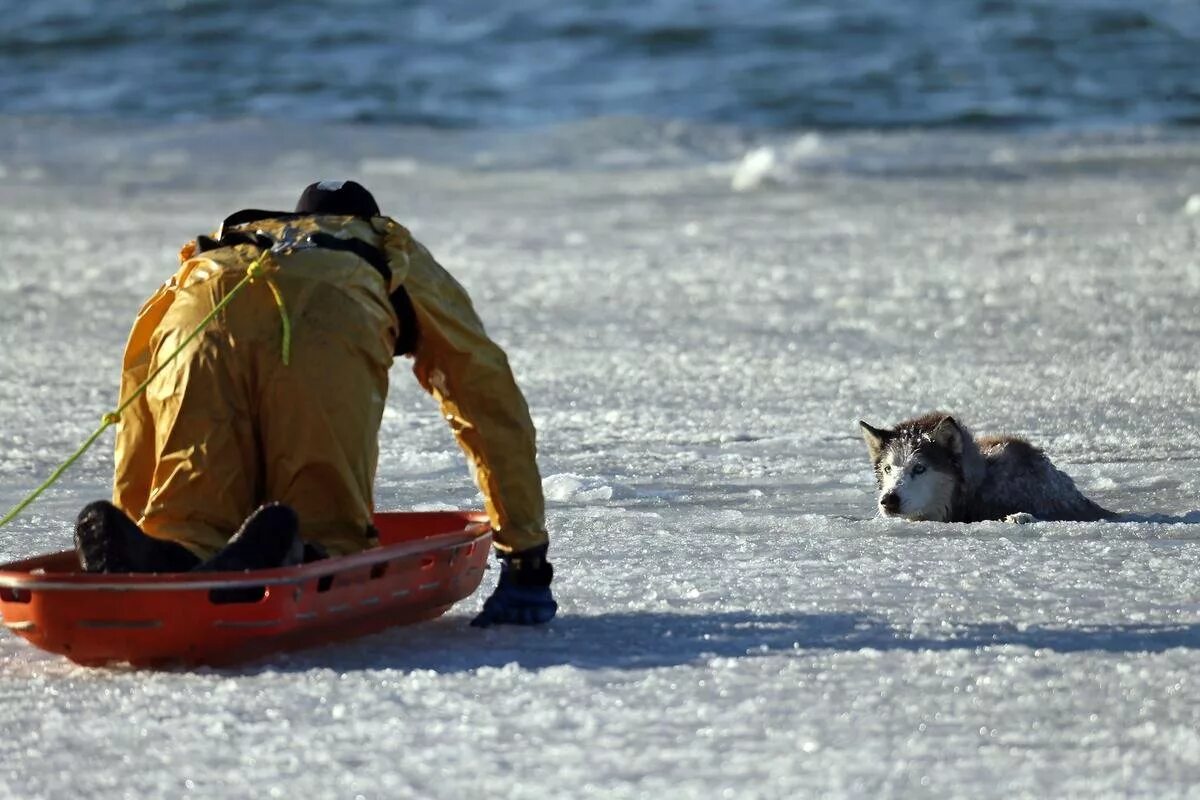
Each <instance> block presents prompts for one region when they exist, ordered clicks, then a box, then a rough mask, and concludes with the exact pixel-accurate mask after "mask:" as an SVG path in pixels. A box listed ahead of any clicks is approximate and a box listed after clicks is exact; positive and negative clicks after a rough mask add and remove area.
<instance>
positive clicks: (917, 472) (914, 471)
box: [912, 464, 925, 475]
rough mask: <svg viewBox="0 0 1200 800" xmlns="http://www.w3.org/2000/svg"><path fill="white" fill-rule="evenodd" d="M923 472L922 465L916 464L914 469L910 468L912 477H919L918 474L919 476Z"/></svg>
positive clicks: (923, 467) (923, 466)
mask: <svg viewBox="0 0 1200 800" xmlns="http://www.w3.org/2000/svg"><path fill="white" fill-rule="evenodd" d="M924 471H925V465H924V464H917V465H916V466H915V467H913V468H912V474H913V475H920V474H921V473H922V472H924Z"/></svg>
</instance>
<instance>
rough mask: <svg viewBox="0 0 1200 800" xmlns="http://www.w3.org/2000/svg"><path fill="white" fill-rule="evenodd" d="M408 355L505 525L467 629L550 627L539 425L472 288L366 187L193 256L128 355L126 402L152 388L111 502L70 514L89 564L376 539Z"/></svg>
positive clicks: (178, 566)
mask: <svg viewBox="0 0 1200 800" xmlns="http://www.w3.org/2000/svg"><path fill="white" fill-rule="evenodd" d="M248 271H250V274H252V275H253V280H252V281H251V282H250V283H248V284H246V285H245V286H243V287H242V289H240V290H239V293H238V294H237V295H236V296H235V297H233V298H231V299H230V300H229V302H228V305H226V306H225V307H224V308H222V309H220V310H219V311H218V312H217V313H216V315H215V316H214V317H213V318H212V319H211V321H209V322H208V323H207V325H206V326H205V327H204V328H203V331H202V333H200V334H199V335H198V336H196V337H195V338H193V339H191V340H190V341H189V340H188V339H187V337H188V335H189V334H190V333H191V332H192V331H193V330H195V329H196V328H197V327H198V326H200V325H201V323H202V321H203V320H204V319H205V318H206V317H207V316H208V315H209V314H210V313H211V312H213V310H214V309H215V308H216V307H217V305H218V304H219V303H220V302H221V301H222V299H223V298H224V297H225V296H226V293H228V292H230V291H231V289H232V288H233V287H234V286H236V285H237V284H238V283H240V282H241V281H243V279H244V278H246V277H247V274H248ZM176 350H179V353H178V355H177V356H176V357H175V359H174V360H173V361H171V362H170V365H169V366H168V367H167V368H166V369H164V370H163V371H162V372H161V373H160V374H158V375H157V376H153V373H154V371H155V370H156V369H157V368H158V366H159V364H160V361H164V362H165V360H166V359H167V358H169V357H170V355H171V354H172V353H173V352H174V351H176ZM397 355H406V356H411V357H412V359H413V372H414V374H415V375H416V378H417V381H418V382H419V383H420V385H421V386H422V387H423V388H424V389H425V390H426V391H428V392H429V393H430V394H432V395H433V396H434V398H436V400H437V401H438V403H439V404H440V405H441V411H442V414H443V415H444V416H445V418H446V419H447V420H448V422H449V424H450V427H451V429H452V431H453V432H454V435H455V437H456V438H457V440H458V442H459V444H460V445H461V446H462V449H463V450H464V452H465V453H466V456H467V459H468V460H469V462H470V463H471V465H472V467H473V469H474V473H475V478H476V480H477V482H478V485H479V488H480V490H481V492H482V493H483V498H484V506H485V509H486V511H487V514H488V517H489V519H490V520H491V524H492V527H493V528H494V531H495V534H494V536H495V544H496V549H497V555H498V558H499V560H500V562H501V574H500V580H499V584H498V585H497V588H496V591H495V593H494V594H493V595H492V596H491V597H490V598H489V599H488V600H487V601H486V603H485V604H484V608H483V611H482V612H481V613H480V614H479V616H478V617H477V618H476V619H475V620H474V621H473V623H472V624H475V625H480V626H486V625H491V624H495V623H512V624H538V623H543V622H547V621H548V620H550V619H551V618H552V617H553V616H554V614H555V612H556V610H557V604H556V603H555V601H554V598H553V595H552V593H551V591H550V583H551V580H552V578H553V568H552V567H551V564H550V562H549V561H548V560H547V559H546V551H547V547H548V537H547V535H546V530H545V523H544V501H543V496H542V487H541V479H540V477H539V474H538V469H537V464H536V460H535V454H536V452H535V444H534V427H533V423H532V421H531V419H530V416H529V410H528V408H527V406H526V403H525V399H524V397H523V396H522V394H521V391H520V389H519V388H518V387H517V385H516V382H515V380H514V378H513V375H512V372H511V370H510V369H509V365H508V360H507V358H506V356H505V354H504V352H503V351H502V350H501V349H500V347H499V346H498V345H496V344H495V343H494V342H493V341H492V340H491V339H489V338H488V336H487V334H486V333H485V332H484V329H483V325H482V323H481V322H480V320H479V317H478V316H477V315H476V313H475V310H474V308H473V307H472V304H471V300H470V298H469V297H468V296H467V293H466V291H465V290H464V289H463V288H462V286H460V285H459V284H458V282H457V281H455V280H454V278H453V277H451V276H450V274H449V273H448V272H446V270H445V269H443V268H442V267H441V265H440V264H438V263H437V261H435V260H434V258H433V256H432V255H430V253H429V251H428V250H426V249H425V247H424V246H422V245H421V244H420V243H419V242H417V241H416V240H415V239H413V238H412V236H411V235H410V234H409V232H408V231H407V230H406V229H405V228H404V227H402V226H401V225H399V224H398V223H397V222H395V221H394V220H392V219H390V218H388V217H385V216H382V215H381V214H380V211H379V207H378V205H377V204H376V202H375V199H374V197H372V195H371V193H370V192H368V191H367V190H366V189H365V188H364V187H362V186H361V185H359V184H357V183H355V182H353V181H346V182H322V183H315V184H312V185H310V186H308V187H307V188H306V189H305V190H304V192H303V194H302V195H301V196H300V199H299V201H298V203H297V204H296V210H295V211H294V212H277V211H259V210H253V209H249V210H244V211H239V212H237V213H236V214H233V215H232V216H230V217H228V218H226V219H225V221H224V222H223V223H222V225H221V227H220V229H219V230H218V231H217V232H216V233H215V235H213V236H200V237H197V239H196V240H195V241H192V242H189V243H188V244H187V245H185V246H184V248H183V249H182V251H181V252H180V267H179V270H178V271H177V272H176V273H175V275H174V277H172V278H171V279H170V280H169V281H167V283H166V284H164V285H163V286H162V287H161V288H160V289H159V290H158V292H157V293H155V294H154V295H153V296H152V297H151V298H150V299H149V300H148V301H147V302H146V303H145V305H144V306H143V307H142V309H141V311H140V313H139V314H138V317H137V320H136V321H135V322H134V326H133V331H132V333H131V334H130V337H129V342H128V344H127V346H126V350H125V357H124V361H123V372H122V379H121V397H122V398H126V397H129V396H131V394H132V393H133V392H134V390H135V389H136V387H138V386H139V385H140V384H141V383H142V382H143V381H145V380H146V379H147V377H148V376H153V377H152V378H151V380H150V381H149V384H148V388H147V390H146V392H145V393H144V394H143V395H142V396H140V397H139V398H138V399H137V400H136V401H135V402H133V403H132V404H131V405H130V406H129V407H128V408H127V409H126V410H125V411H124V413H123V414H122V415H121V418H120V420H119V423H118V429H117V441H116V471H115V481H114V488H113V499H112V502H111V503H109V502H106V501H100V502H96V503H92V504H90V505H89V506H87V507H85V508H84V509H83V511H82V512H81V513H80V515H79V519H78V520H77V523H76V532H75V541H76V549H77V552H78V554H79V557H80V563H81V565H82V567H83V568H84V569H85V570H87V571H92V572H165V571H173V572H174V571H187V570H218V569H221V570H223V569H257V568H265V567H277V566H284V565H292V564H297V563H300V562H301V561H302V560H311V559H314V558H319V557H322V556H324V555H325V554H328V555H333V556H337V555H345V554H348V553H355V552H358V551H361V550H363V549H365V548H368V547H371V546H372V545H374V544H376V543H377V539H376V538H375V533H374V529H373V527H372V526H371V519H372V511H373V508H374V502H373V495H372V490H373V485H374V480H375V470H376V464H377V461H378V455H379V445H378V434H379V427H380V421H381V418H382V416H383V409H384V402H385V399H386V397H387V390H388V368H389V367H390V366H391V363H392V360H393V357H394V356H397ZM135 520H136V522H135Z"/></svg>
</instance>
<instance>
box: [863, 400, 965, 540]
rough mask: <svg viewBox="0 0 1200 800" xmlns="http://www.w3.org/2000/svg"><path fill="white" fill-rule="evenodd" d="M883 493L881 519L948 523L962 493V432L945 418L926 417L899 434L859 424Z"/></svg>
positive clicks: (901, 428)
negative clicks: (893, 518)
mask: <svg viewBox="0 0 1200 800" xmlns="http://www.w3.org/2000/svg"><path fill="white" fill-rule="evenodd" d="M858 424H859V426H860V427H861V428H862V434H863V439H864V440H865V441H866V443H867V450H868V451H869V452H870V454H871V464H872V465H873V466H874V468H875V483H876V485H877V488H878V489H879V496H878V508H879V515H880V516H883V517H902V518H904V519H907V520H912V521H917V520H929V521H933V522H947V521H949V520H950V519H951V518H952V516H953V513H954V505H955V503H956V502H957V500H958V496H959V494H960V492H961V489H962V487H963V477H962V467H961V459H962V449H963V432H962V429H961V428H960V427H959V425H958V423H957V422H955V421H954V418H953V417H951V416H949V415H946V414H927V415H925V416H924V417H918V418H916V419H912V420H908V421H906V422H902V423H900V424H899V425H897V426H896V427H895V428H893V429H891V430H888V429H881V428H875V427H872V426H871V425H868V424H867V423H865V422H863V421H861V420H860V421H859V423H858Z"/></svg>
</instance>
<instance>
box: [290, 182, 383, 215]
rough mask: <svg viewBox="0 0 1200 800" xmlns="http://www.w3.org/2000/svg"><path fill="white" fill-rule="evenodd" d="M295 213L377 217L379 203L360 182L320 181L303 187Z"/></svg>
mask: <svg viewBox="0 0 1200 800" xmlns="http://www.w3.org/2000/svg"><path fill="white" fill-rule="evenodd" d="M296 213H297V214H341V215H345V216H347V217H378V216H379V205H378V204H377V203H376V202H375V198H374V197H372V196H371V193H370V192H368V191H367V190H366V188H365V187H364V186H363V185H362V184H361V183H355V182H354V181H320V182H319V183H310V184H309V185H308V186H307V187H305V189H304V191H303V192H302V193H301V195H300V199H299V200H297V201H296Z"/></svg>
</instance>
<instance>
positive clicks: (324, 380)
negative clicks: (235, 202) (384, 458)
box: [113, 247, 397, 558]
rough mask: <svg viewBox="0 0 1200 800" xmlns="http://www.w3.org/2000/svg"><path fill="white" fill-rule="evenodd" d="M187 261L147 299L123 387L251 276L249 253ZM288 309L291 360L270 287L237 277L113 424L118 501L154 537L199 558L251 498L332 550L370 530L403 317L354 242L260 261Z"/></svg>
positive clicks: (348, 549) (363, 540)
mask: <svg viewBox="0 0 1200 800" xmlns="http://www.w3.org/2000/svg"><path fill="white" fill-rule="evenodd" d="M219 252H220V253H221V255H219V256H215V257H214V258H204V257H200V258H193V259H190V260H188V261H186V262H185V263H184V264H183V265H182V267H181V268H180V271H179V272H178V273H177V274H176V275H175V277H174V278H173V279H172V280H171V281H170V282H168V284H167V285H166V286H164V287H163V288H162V289H160V290H159V292H158V293H157V294H155V295H154V296H153V297H152V298H151V299H150V300H149V301H148V302H147V303H146V305H145V306H144V307H143V309H142V311H141V313H140V314H139V315H138V318H137V321H136V322H135V324H134V328H133V332H132V333H131V335H130V339H129V345H128V347H127V348H126V354H125V362H124V365H123V366H124V369H123V374H122V397H126V396H128V393H129V392H131V391H132V389H133V388H134V387H135V386H137V384H138V383H140V382H141V381H142V380H144V379H145V377H146V376H147V375H148V374H150V373H152V372H153V371H154V370H155V369H156V368H157V367H158V365H159V364H160V363H161V359H165V358H166V357H167V356H169V355H170V354H171V353H172V352H174V351H175V350H176V348H178V347H179V344H180V342H181V341H183V339H184V338H185V337H186V336H187V335H188V333H190V332H191V331H192V330H193V329H194V328H195V327H196V326H197V325H198V324H199V323H200V321H201V320H202V319H203V318H204V317H205V316H206V315H207V314H208V313H209V312H210V311H212V309H213V308H214V306H216V304H217V303H219V302H220V301H221V299H222V298H223V297H224V296H225V294H226V293H227V292H228V291H229V290H230V289H231V288H232V287H233V286H234V285H236V284H237V283H238V282H239V281H240V280H241V279H242V278H243V277H244V276H245V266H246V264H247V263H249V262H250V261H251V260H253V258H254V257H255V256H257V252H256V251H255V250H254V249H253V248H250V247H237V248H227V249H225V250H222V251H219ZM267 267H268V270H267V276H268V277H269V278H270V279H271V281H273V282H274V284H275V286H277V287H278V289H279V291H280V292H281V294H282V297H283V301H284V305H285V306H286V309H287V314H288V315H289V318H290V320H291V323H292V329H293V330H292V342H291V354H290V363H288V364H287V365H285V364H284V362H283V343H282V325H281V319H280V314H279V310H278V308H277V306H276V304H275V300H274V299H273V297H272V294H271V291H270V287H269V286H267V285H266V284H265V281H264V280H256V281H255V282H254V283H252V284H250V285H248V286H246V287H244V288H243V289H242V290H241V291H240V292H239V293H238V295H237V296H236V297H234V298H233V299H232V301H231V302H230V304H229V305H228V306H227V307H226V308H225V309H224V310H223V311H222V312H221V313H220V314H219V315H218V316H217V317H216V318H215V319H214V320H213V321H212V322H211V323H210V324H209V325H208V327H207V328H206V329H205V331H204V332H203V333H202V334H201V335H200V336H198V337H197V338H196V339H194V340H193V341H192V342H190V343H189V344H187V345H186V346H184V348H183V350H182V352H181V353H180V354H179V355H178V356H177V357H176V358H175V360H174V361H173V362H172V363H171V365H170V366H169V367H168V368H167V369H165V370H164V371H163V373H162V374H161V375H159V376H157V377H156V378H154V380H153V381H151V383H150V385H149V387H148V390H147V391H146V393H145V395H144V396H143V398H142V399H141V400H140V401H138V402H136V403H134V404H133V405H132V406H130V408H129V409H127V411H126V412H125V413H124V414H123V415H122V419H121V422H120V425H119V427H118V433H117V447H116V480H115V482H114V490H113V500H114V503H115V504H116V505H117V506H118V507H120V508H121V509H123V510H124V511H125V512H126V513H127V514H129V515H130V517H132V518H133V519H134V520H137V521H138V522H139V523H140V524H141V526H142V529H143V530H144V531H146V533H148V534H150V535H151V536H156V537H159V538H163V539H169V540H172V541H176V542H179V543H180V544H182V545H184V546H185V547H187V548H188V549H189V550H191V551H192V552H194V553H195V554H196V555H197V556H199V557H201V558H206V557H208V556H210V555H212V554H213V553H215V552H216V551H217V550H219V549H220V548H221V547H222V546H224V544H225V543H226V542H227V541H228V540H229V538H230V536H231V535H232V534H233V533H234V532H235V531H236V530H237V528H238V526H239V525H240V524H241V523H242V521H243V520H244V519H245V518H246V516H247V515H248V514H250V513H251V512H252V511H253V510H254V509H255V508H257V507H258V506H259V505H261V504H262V503H265V502H269V501H279V502H282V503H286V504H288V505H290V506H291V507H292V508H294V509H295V510H296V513H297V514H298V516H299V518H300V526H301V536H302V537H303V538H304V539H305V540H307V541H313V542H317V543H319V544H321V545H323V546H324V547H325V548H326V549H327V550H328V551H329V552H330V554H332V555H341V554H346V553H352V552H357V551H359V550H361V549H363V548H364V547H366V546H368V544H369V525H370V523H371V514H372V512H373V509H374V504H373V498H372V486H373V483H374V480H375V469H376V463H377V461H378V454H379V445H378V433H379V425H380V420H381V418H382V415H383V408H384V402H385V399H386V397H387V389H388V369H389V367H390V366H391V363H392V351H393V347H394V343H395V338H396V334H397V330H396V326H397V320H396V316H395V313H394V312H393V311H392V308H391V305H390V304H389V302H388V296H387V292H388V287H387V286H386V285H385V284H384V281H383V278H382V277H381V276H380V275H379V273H378V272H376V271H375V270H373V269H372V268H371V267H370V266H369V265H367V264H365V263H363V262H362V261H360V260H358V259H356V258H354V257H352V256H348V255H339V254H330V253H322V252H321V251H311V252H308V253H304V254H301V255H299V256H296V257H289V258H288V259H286V261H285V262H284V263H283V265H282V266H278V267H273V266H272V265H271V263H270V262H269V261H268V262H267Z"/></svg>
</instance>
